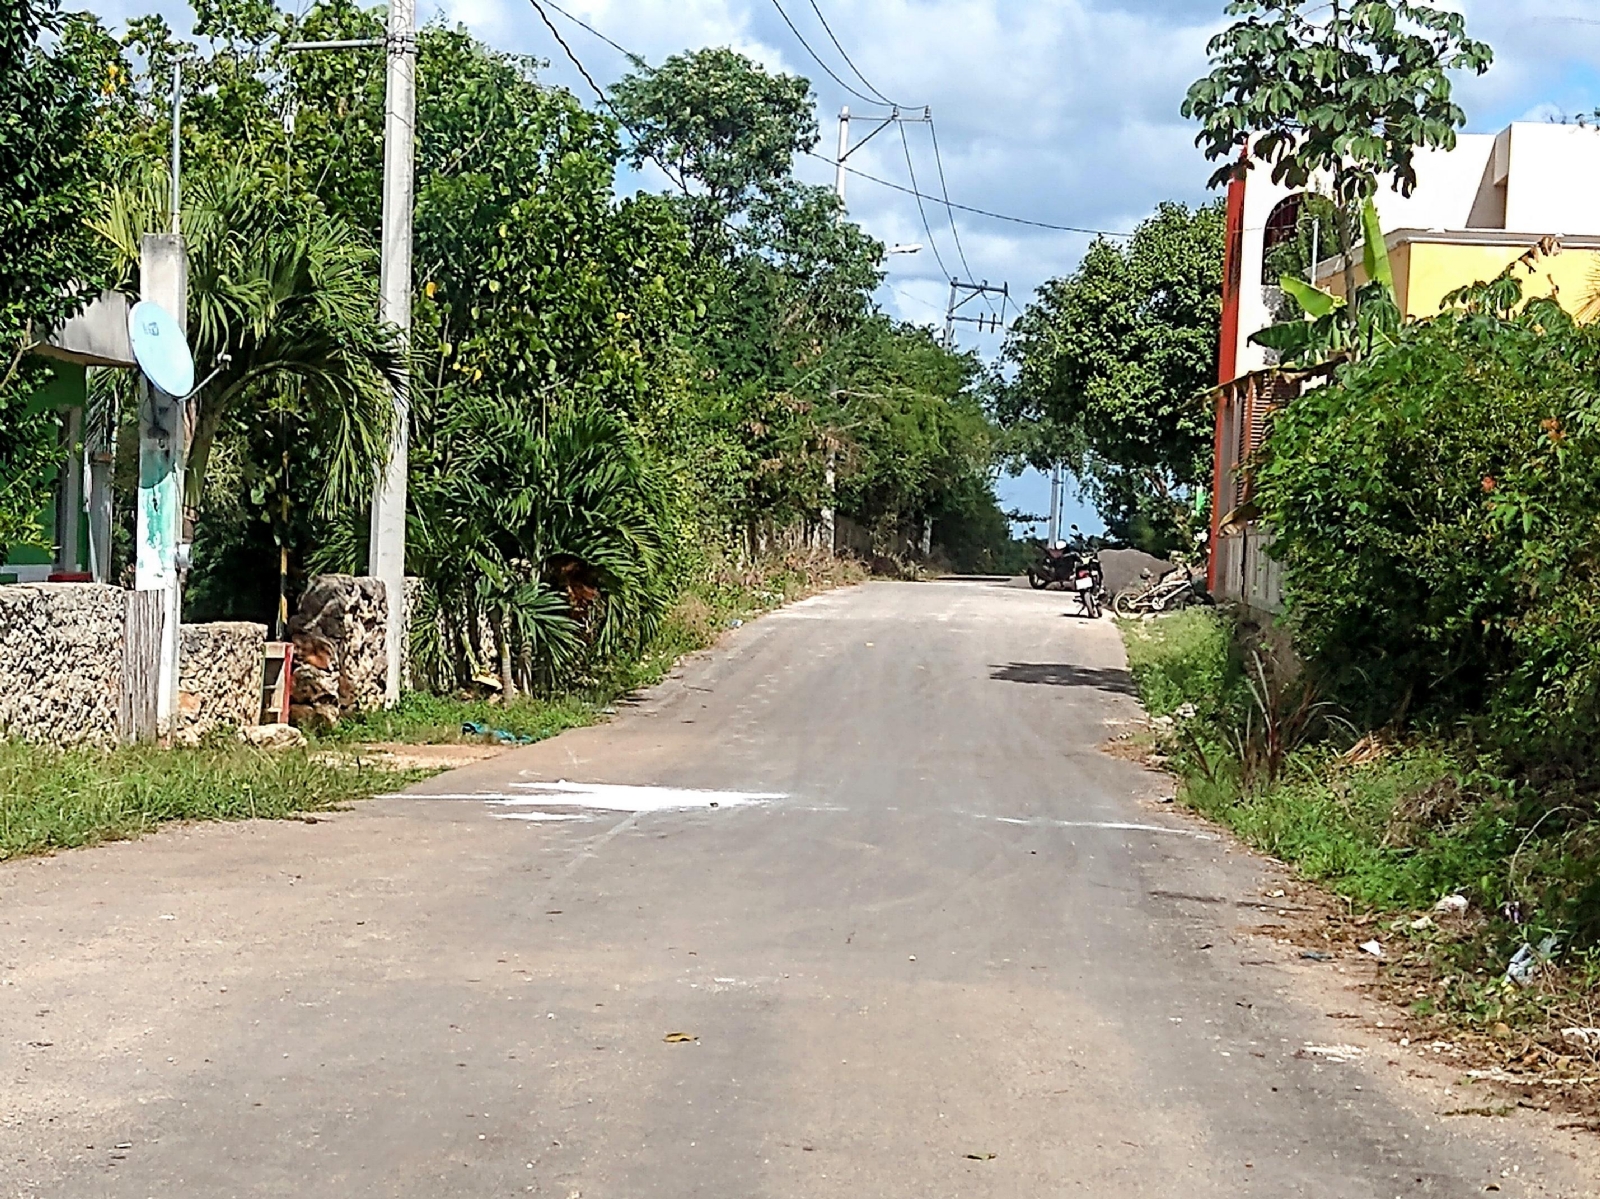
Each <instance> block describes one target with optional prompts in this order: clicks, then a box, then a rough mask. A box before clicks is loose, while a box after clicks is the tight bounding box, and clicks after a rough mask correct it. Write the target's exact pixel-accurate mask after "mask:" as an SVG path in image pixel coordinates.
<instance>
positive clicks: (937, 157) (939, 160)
mask: <svg viewBox="0 0 1600 1199" xmlns="http://www.w3.org/2000/svg"><path fill="white" fill-rule="evenodd" d="M928 136H929V137H931V138H932V139H933V164H934V166H936V167H938V168H939V192H940V194H941V195H943V196H944V211H945V215H947V216H948V217H949V218H950V236H951V237H952V238H954V239H955V243H956V255H957V257H959V258H960V259H961V269H962V270H963V271H965V272H966V273H967V278H969V279H970V278H972V268H971V267H970V266H968V265H967V252H966V251H965V250H963V249H962V248H961V234H960V232H959V231H958V230H957V229H956V211H955V209H954V208H951V207H950V187H949V185H948V184H946V183H945V181H944V155H942V154H940V153H939V131H938V129H937V128H936V127H935V126H934V123H933V113H932V112H931V111H930V112H929V113H928ZM983 303H984V306H985V307H987V308H988V309H989V311H990V312H993V311H994V305H993V304H991V303H990V302H989V296H988V294H987V293H985V294H984V297H983Z"/></svg>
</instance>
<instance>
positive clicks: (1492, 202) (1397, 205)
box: [1210, 122, 1600, 613]
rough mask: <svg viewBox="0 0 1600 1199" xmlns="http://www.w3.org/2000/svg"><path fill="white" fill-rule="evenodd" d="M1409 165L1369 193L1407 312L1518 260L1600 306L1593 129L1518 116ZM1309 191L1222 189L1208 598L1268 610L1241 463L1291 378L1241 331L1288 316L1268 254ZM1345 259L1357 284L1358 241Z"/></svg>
mask: <svg viewBox="0 0 1600 1199" xmlns="http://www.w3.org/2000/svg"><path fill="white" fill-rule="evenodd" d="M1415 166H1416V174H1417V186H1416V187H1415V189H1413V191H1412V192H1411V194H1410V195H1402V194H1401V193H1400V192H1398V191H1395V190H1394V189H1393V188H1392V187H1390V186H1388V182H1387V181H1385V182H1384V183H1383V184H1381V185H1380V187H1379V189H1378V194H1377V195H1376V196H1374V197H1373V200H1374V203H1375V205H1376V207H1377V210H1378V221H1379V224H1380V225H1381V227H1382V228H1383V229H1384V231H1385V233H1384V241H1385V243H1386V244H1387V245H1388V247H1389V261H1390V265H1391V267H1392V269H1393V272H1394V281H1395V292H1396V299H1397V301H1398V302H1399V305H1400V310H1401V312H1402V313H1403V314H1404V315H1405V316H1406V317H1407V318H1408V319H1413V320H1415V319H1422V318H1426V317H1431V316H1436V315H1437V314H1438V313H1439V310H1440V308H1441V306H1442V304H1443V302H1444V298H1445V297H1446V296H1447V295H1449V294H1450V293H1451V292H1453V291H1456V290H1458V289H1459V288H1462V287H1466V286H1468V285H1470V284H1472V283H1477V282H1488V281H1490V280H1492V279H1495V278H1497V277H1498V276H1500V275H1501V273H1502V272H1504V271H1505V270H1506V268H1507V267H1511V266H1513V264H1517V263H1518V262H1519V260H1521V265H1518V266H1516V267H1515V269H1516V272H1517V275H1518V277H1519V278H1520V279H1521V281H1522V285H1523V295H1524V296H1525V297H1527V298H1530V299H1531V298H1534V297H1545V296H1553V297H1554V298H1556V299H1557V300H1558V301H1559V302H1560V303H1561V305H1562V307H1564V308H1565V309H1566V310H1567V311H1569V312H1571V313H1573V314H1574V315H1576V316H1578V317H1580V318H1583V319H1593V318H1596V317H1600V129H1596V128H1595V127H1593V126H1590V125H1553V124H1537V123H1531V122H1528V123H1524V122H1519V123H1517V124H1513V125H1511V126H1509V127H1507V128H1505V129H1502V130H1501V131H1500V132H1499V133H1478V134H1463V135H1462V136H1461V137H1460V138H1459V139H1458V140H1457V142H1456V145H1455V146H1454V147H1453V148H1451V149H1449V150H1442V149H1440V150H1421V151H1418V153H1417V155H1416V160H1415ZM1307 202H1308V197H1307V194H1306V193H1305V192H1297V191H1294V190H1292V189H1290V188H1287V187H1284V186H1282V185H1281V184H1277V183H1274V182H1273V181H1272V179H1271V172H1270V171H1267V170H1261V169H1256V170H1251V171H1248V172H1246V173H1245V174H1244V175H1242V176H1241V177H1240V178H1238V179H1236V180H1234V181H1233V183H1232V185H1231V186H1230V187H1229V190H1228V232H1227V244H1226V263H1225V266H1224V275H1223V295H1222V309H1223V315H1222V329H1221V339H1220V341H1221V346H1220V354H1219V358H1220V364H1219V371H1218V383H1219V386H1218V388H1217V390H1216V393H1215V399H1216V444H1215V459H1214V468H1213V478H1212V530H1211V558H1210V578H1211V587H1212V591H1213V592H1214V593H1215V594H1216V596H1217V597H1218V598H1219V599H1224V600H1231V601H1235V602H1238V603H1241V604H1243V605H1244V606H1245V607H1246V608H1249V609H1254V610H1257V611H1260V612H1264V613H1271V612H1274V611H1276V610H1277V608H1278V604H1279V596H1278V582H1279V571H1278V566H1277V563H1275V562H1274V561H1273V559H1272V555H1271V553H1270V548H1271V536H1270V530H1268V529H1265V528H1263V527H1261V526H1260V525H1259V524H1258V523H1257V522H1256V521H1255V519H1254V517H1253V515H1252V511H1251V504H1250V497H1249V479H1248V470H1247V464H1248V462H1249V460H1250V457H1251V455H1252V453H1253V452H1254V451H1255V450H1256V449H1257V448H1258V447H1259V446H1260V444H1261V441H1262V439H1263V438H1264V437H1266V436H1267V434H1268V430H1269V421H1268V417H1269V416H1270V414H1271V412H1272V410H1273V409H1274V408H1276V407H1278V406H1280V405H1281V404H1283V403H1285V402H1286V401H1287V400H1288V398H1289V397H1290V396H1291V395H1292V394H1293V393H1294V392H1295V391H1297V390H1298V388H1299V386H1300V385H1301V383H1302V382H1303V380H1301V379H1298V378H1295V377H1293V376H1291V375H1289V374H1288V373H1286V372H1283V371H1280V370H1279V369H1278V363H1277V355H1276V354H1274V353H1273V352H1272V351H1271V350H1269V349H1267V348H1266V347H1264V346H1261V345H1258V344H1256V343H1255V342H1253V341H1251V340H1250V338H1251V336H1252V335H1253V334H1255V333H1257V332H1259V331H1260V330H1262V329H1264V328H1266V327H1267V326H1268V325H1271V324H1273V323H1274V322H1275V321H1277V320H1279V319H1281V318H1282V317H1283V316H1284V315H1285V314H1286V313H1285V308H1284V296H1283V291H1282V289H1281V288H1280V286H1279V278H1278V275H1277V273H1276V271H1275V269H1274V268H1273V265H1272V263H1273V261H1274V254H1273V252H1274V250H1275V248H1276V247H1277V246H1280V245H1282V244H1283V243H1284V242H1285V241H1287V240H1288V239H1290V238H1293V237H1295V236H1297V229H1298V224H1299V220H1300V216H1301V213H1302V211H1303V210H1304V206H1305V205H1306V204H1307ZM1314 252H1315V251H1314ZM1355 256H1356V260H1357V262H1356V267H1355V272H1354V274H1355V279H1356V282H1357V284H1358V285H1359V284H1360V283H1362V282H1364V281H1365V278H1364V272H1363V271H1362V269H1361V266H1360V251H1359V249H1358V250H1357V251H1356V255H1355ZM1317 257H1319V258H1320V257H1321V255H1320V254H1318V255H1317ZM1311 273H1312V274H1313V276H1314V277H1315V279H1316V281H1317V283H1318V285H1319V286H1321V287H1324V288H1326V289H1328V290H1330V291H1332V292H1333V293H1334V294H1336V295H1342V294H1343V293H1344V289H1345V275H1344V261H1343V259H1342V258H1330V259H1322V260H1321V261H1319V262H1318V263H1317V265H1316V267H1315V268H1314V269H1313V270H1312V272H1311Z"/></svg>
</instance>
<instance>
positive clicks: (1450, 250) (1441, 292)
mask: <svg viewBox="0 0 1600 1199" xmlns="http://www.w3.org/2000/svg"><path fill="white" fill-rule="evenodd" d="M1384 241H1385V242H1386V243H1387V245H1388V247H1389V265H1390V268H1391V269H1392V270H1393V271H1394V289H1395V299H1396V301H1397V302H1398V304H1399V305H1400V311H1401V312H1402V313H1403V314H1404V315H1405V316H1406V317H1408V318H1418V317H1429V316H1436V315H1438V313H1439V310H1440V309H1441V308H1443V307H1444V300H1445V297H1446V296H1448V295H1449V294H1450V293H1451V292H1453V291H1455V290H1457V289H1458V288H1461V287H1465V286H1466V285H1468V284H1471V283H1478V282H1487V281H1488V280H1490V279H1494V278H1496V277H1498V276H1499V275H1500V274H1502V273H1503V272H1504V271H1505V270H1506V268H1507V267H1510V266H1512V265H1513V264H1515V263H1517V262H1518V260H1523V261H1522V265H1520V266H1517V267H1516V270H1515V274H1516V277H1517V278H1518V279H1520V280H1521V281H1522V294H1523V295H1524V296H1525V297H1526V298H1528V299H1530V300H1531V299H1535V298H1540V299H1543V298H1553V299H1555V300H1557V301H1559V303H1560V304H1561V306H1562V307H1563V308H1565V309H1566V310H1567V311H1568V312H1571V313H1572V314H1573V315H1575V316H1578V317H1582V318H1585V319H1588V318H1591V317H1594V316H1596V315H1600V237H1596V236H1593V235H1589V236H1582V235H1579V236H1569V237H1560V236H1554V235H1550V236H1546V237H1544V238H1541V237H1540V236H1538V235H1534V234H1526V233H1510V232H1505V231H1503V230H1499V229H1459V230H1453V231H1450V232H1445V231H1442V230H1437V229H1396V230H1394V231H1393V232H1392V233H1388V234H1386V235H1385V237H1384ZM1355 277H1356V285H1357V286H1358V287H1359V286H1360V285H1361V284H1362V283H1365V282H1366V272H1365V271H1364V270H1363V269H1362V268H1361V264H1360V262H1359V261H1358V262H1357V263H1356V270H1355ZM1344 282H1345V281H1344V267H1343V262H1342V261H1341V260H1340V259H1328V260H1326V261H1324V262H1322V263H1320V264H1319V265H1318V267H1317V284H1318V286H1320V287H1323V288H1326V289H1327V290H1328V291H1331V292H1333V293H1334V295H1341V296H1342V295H1343V294H1344Z"/></svg>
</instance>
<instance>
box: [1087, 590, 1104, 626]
mask: <svg viewBox="0 0 1600 1199" xmlns="http://www.w3.org/2000/svg"><path fill="white" fill-rule="evenodd" d="M1083 610H1084V611H1085V612H1087V613H1088V614H1089V619H1090V620H1099V619H1100V597H1099V596H1098V595H1096V594H1095V593H1094V592H1093V591H1085V592H1084V593H1083Z"/></svg>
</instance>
